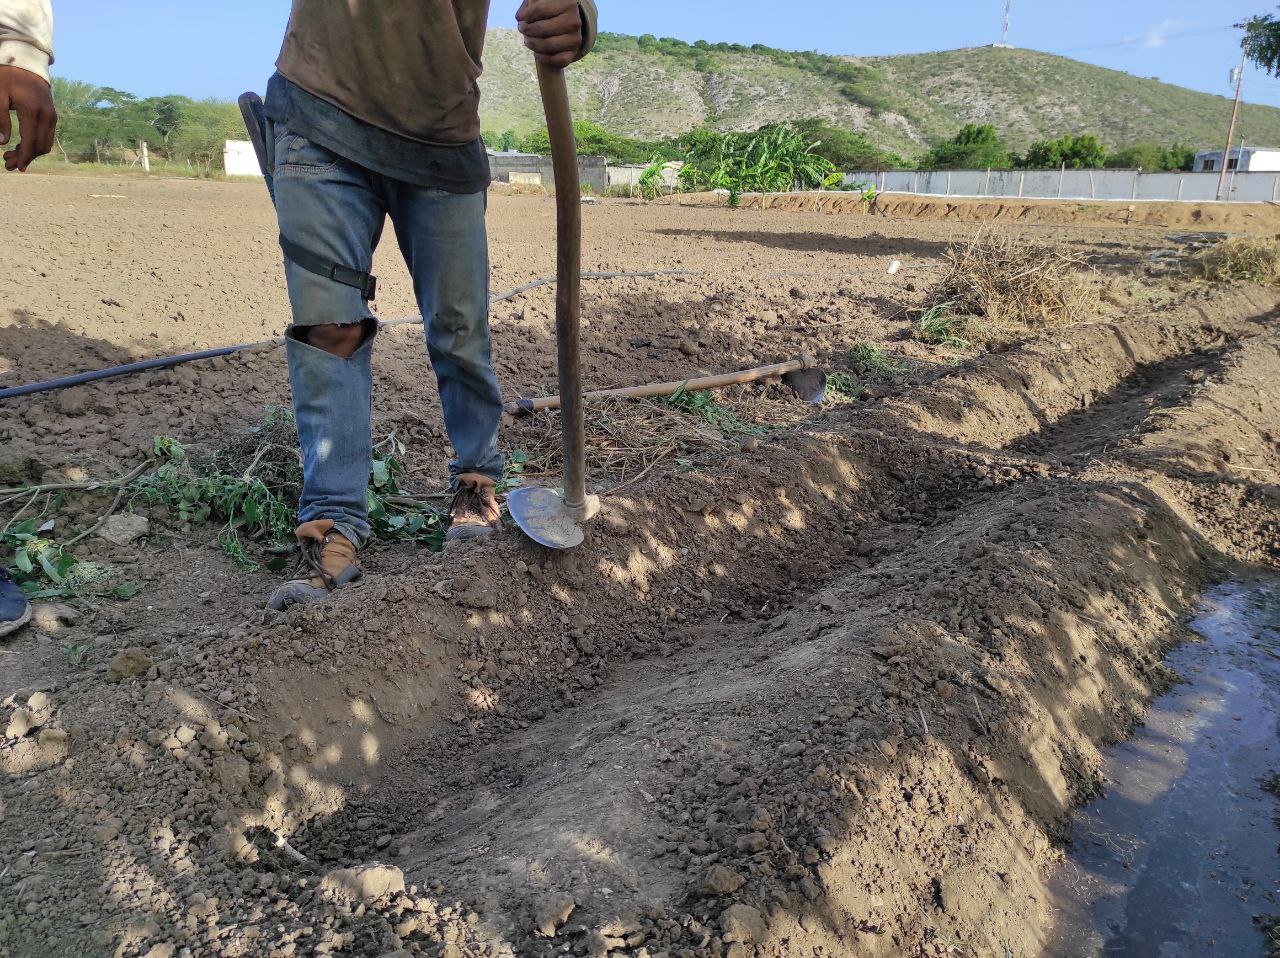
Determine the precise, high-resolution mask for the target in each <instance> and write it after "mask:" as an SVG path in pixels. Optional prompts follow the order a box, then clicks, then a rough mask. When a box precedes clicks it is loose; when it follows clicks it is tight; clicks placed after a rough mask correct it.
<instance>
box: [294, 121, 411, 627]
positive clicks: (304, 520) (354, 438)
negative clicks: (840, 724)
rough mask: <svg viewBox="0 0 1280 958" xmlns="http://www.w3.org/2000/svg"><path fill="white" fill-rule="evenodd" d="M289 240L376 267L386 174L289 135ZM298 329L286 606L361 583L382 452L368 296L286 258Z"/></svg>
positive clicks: (357, 264)
mask: <svg viewBox="0 0 1280 958" xmlns="http://www.w3.org/2000/svg"><path fill="white" fill-rule="evenodd" d="M274 146H275V164H274V174H275V198H276V211H277V215H278V218H279V220H280V232H281V233H282V234H283V235H285V236H287V237H288V238H289V239H291V240H292V241H293V242H295V243H297V244H299V245H301V246H303V247H304V248H306V249H308V250H309V251H311V252H312V253H313V254H315V255H317V256H321V257H324V258H326V259H328V260H330V261H332V262H335V263H340V264H342V265H346V266H351V267H353V268H356V269H360V270H364V271H369V270H370V269H371V268H372V262H373V251H374V249H375V248H376V246H377V244H378V239H379V236H380V234H381V232H382V224H383V221H384V219H385V217H386V207H385V204H384V201H383V199H382V197H381V195H380V193H379V192H378V190H377V185H376V182H375V178H374V177H373V176H371V175H370V174H369V173H368V172H367V171H365V170H363V169H362V168H361V167H359V166H357V165H356V164H353V163H350V162H348V161H346V160H343V159H341V158H339V157H338V156H336V155H335V154H333V153H330V152H329V151H328V150H325V149H324V148H323V147H320V146H317V145H316V144H314V143H311V142H310V141H308V140H306V139H304V138H303V137H300V136H296V135H294V134H291V133H289V132H288V131H287V130H282V129H278V130H277V135H276V140H275V144H274ZM285 278H286V281H287V282H288V286H289V301H290V303H291V305H292V307H293V325H292V326H291V327H290V328H289V330H288V332H287V334H286V336H285V350H286V353H287V356H288V361H289V380H290V383H291V385H292V387H293V410H294V415H295V417H296V419H297V423H298V442H299V444H300V446H301V448H302V464H303V486H302V497H301V501H300V502H299V507H298V520H299V526H298V539H299V542H300V544H301V545H302V547H303V556H304V561H303V562H302V563H301V564H300V572H299V574H298V577H297V578H296V579H294V580H293V581H291V582H289V583H287V584H286V585H285V586H283V587H281V589H280V590H278V591H277V593H276V594H275V595H273V596H272V598H271V602H270V605H271V606H272V607H274V608H283V607H286V606H288V605H291V604H293V603H295V602H301V601H308V600H313V599H316V598H320V597H323V596H324V595H325V594H327V593H328V592H329V591H330V590H332V589H333V588H336V587H337V586H340V585H345V584H346V583H347V582H350V581H352V580H354V579H355V578H358V577H359V567H358V565H357V564H356V562H355V556H356V551H357V550H358V549H359V548H360V547H361V546H363V545H364V544H365V542H366V541H367V540H368V538H369V534H370V529H369V518H368V511H367V505H366V493H365V490H366V488H367V486H368V482H369V468H370V460H371V458H372V449H371V437H370V431H371V425H370V405H371V401H372V392H373V379H372V369H371V360H372V353H373V343H374V339H375V337H376V335H377V322H376V320H374V318H373V315H372V313H371V312H370V311H369V307H368V304H367V303H365V302H364V300H362V299H361V297H360V292H359V290H356V289H354V288H353V287H350V286H345V285H343V284H341V283H337V282H335V281H333V280H330V279H326V278H325V277H323V276H317V275H316V274H314V273H311V272H309V271H307V270H304V269H303V268H302V267H300V266H298V265H297V264H296V263H293V262H291V261H289V260H288V259H286V260H285Z"/></svg>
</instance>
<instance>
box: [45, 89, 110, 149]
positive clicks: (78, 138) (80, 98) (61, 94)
mask: <svg viewBox="0 0 1280 958" xmlns="http://www.w3.org/2000/svg"><path fill="white" fill-rule="evenodd" d="M51 84H52V86H53V102H54V105H55V106H56V107H57V110H58V130H57V134H56V136H55V139H54V142H55V143H56V144H57V147H58V151H59V152H60V153H61V154H62V160H63V162H64V163H70V162H71V158H72V156H75V157H76V158H77V159H79V158H82V157H83V156H84V155H85V154H86V153H88V152H89V151H90V150H91V149H92V144H93V143H94V142H96V141H97V140H98V138H99V137H100V136H101V135H102V133H103V129H104V126H105V123H104V120H105V118H104V117H103V116H102V113H101V111H100V110H99V109H98V106H99V104H100V103H101V102H102V88H101V87H99V86H95V85H94V84H92V83H85V82H83V81H81V80H68V79H67V78H66V77H54V78H53V80H52V81H51Z"/></svg>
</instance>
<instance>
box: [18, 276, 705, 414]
mask: <svg viewBox="0 0 1280 958" xmlns="http://www.w3.org/2000/svg"><path fill="white" fill-rule="evenodd" d="M698 275H700V274H699V273H697V272H696V271H695V270H687V269H658V270H649V271H647V272H642V273H583V274H582V278H583V279H633V278H634V279H645V278H648V277H652V276H698ZM555 282H556V278H555V277H554V276H544V277H543V278H542V279H535V280H534V281H533V282H532V283H526V284H525V285H523V286H517V287H516V288H515V289H510V290H507V291H506V292H505V293H501V294H499V295H497V296H493V297H490V299H489V305H490V306H492V305H493V304H494V303H501V302H503V301H505V300H508V299H514V298H515V297H517V296H520V295H522V294H524V293H527V292H529V291H530V290H532V289H537V288H538V287H539V286H554V285H555ZM420 322H422V317H421V316H410V317H408V318H406V319H393V320H390V321H389V322H386V323H383V324H382V325H383V326H405V325H408V324H409V323H420ZM283 343H284V339H283V338H281V337H278V336H277V337H276V338H275V339H264V340H262V341H261V342H256V343H242V344H240V345H239V346H222V347H220V348H218V349H204V350H201V351H200V352H196V353H180V354H178V355H177V356H158V357H156V358H155V359H144V360H140V361H139V362H136V363H126V364H125V365H123V366H108V367H107V368H106V369H95V370H92V371H90V372H87V373H76V374H74V375H72V376H63V377H61V378H59V379H46V380H45V381H44V382H38V383H27V384H26V385H25V386H10V387H9V388H8V389H0V399H17V398H18V397H19V396H30V395H33V394H35V393H45V392H53V391H54V390H55V389H67V388H70V387H71V386H82V385H84V384H85V383H95V382H99V381H100V380H103V379H114V378H116V377H117V376H131V375H133V374H134V373H142V372H146V371H147V370H149V369H167V368H169V367H171V366H181V365H183V364H184V363H193V362H196V361H198V360H201V359H217V358H218V357H219V356H230V355H231V354H232V353H238V352H243V351H244V350H246V349H256V348H258V347H260V346H280V345H282V344H283Z"/></svg>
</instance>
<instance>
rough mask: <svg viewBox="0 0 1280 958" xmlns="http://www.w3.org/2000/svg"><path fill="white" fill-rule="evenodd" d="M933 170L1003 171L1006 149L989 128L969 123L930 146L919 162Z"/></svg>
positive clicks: (988, 126) (1007, 157) (993, 129)
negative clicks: (953, 134)
mask: <svg viewBox="0 0 1280 958" xmlns="http://www.w3.org/2000/svg"><path fill="white" fill-rule="evenodd" d="M921 167H922V168H933V169H936V170H984V169H993V168H994V169H1007V168H1008V167H1009V148H1008V147H1007V146H1006V145H1005V144H1004V141H1003V140H1001V139H1000V134H999V133H997V132H996V128H995V127H994V126H991V125H990V124H983V125H981V126H979V125H978V124H976V123H970V124H968V125H967V126H965V127H964V128H963V129H961V130H960V132H959V133H957V134H956V135H955V136H953V137H952V138H951V139H949V140H945V141H943V142H942V143H939V144H937V145H936V146H934V148H933V149H932V150H930V151H929V153H928V154H927V155H926V158H925V159H924V160H923V161H921Z"/></svg>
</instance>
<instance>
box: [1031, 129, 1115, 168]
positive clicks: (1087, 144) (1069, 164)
mask: <svg viewBox="0 0 1280 958" xmlns="http://www.w3.org/2000/svg"><path fill="white" fill-rule="evenodd" d="M1106 161H1107V151H1106V149H1105V148H1104V147H1103V145H1102V143H1101V142H1100V141H1099V140H1098V138H1097V137H1096V136H1094V135H1093V134H1091V133H1084V134H1080V135H1078V136H1072V135H1071V134H1067V135H1066V136H1062V137H1059V138H1058V139H1056V140H1040V141H1039V142H1037V143H1032V144H1031V149H1029V150H1027V155H1026V156H1025V157H1024V158H1023V160H1022V162H1021V163H1019V164H1018V165H1019V166H1021V167H1022V168H1023V169H1028V170H1057V169H1061V168H1062V167H1063V166H1065V167H1066V168H1067V169H1069V170H1097V169H1101V168H1102V167H1103V165H1104V164H1105V163H1106Z"/></svg>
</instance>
